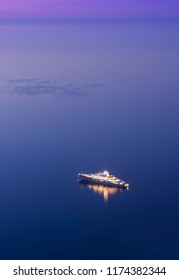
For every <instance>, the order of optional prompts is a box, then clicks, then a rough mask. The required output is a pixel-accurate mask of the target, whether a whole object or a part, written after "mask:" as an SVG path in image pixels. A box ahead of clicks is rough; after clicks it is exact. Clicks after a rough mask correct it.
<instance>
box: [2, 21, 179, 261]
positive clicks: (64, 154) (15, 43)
mask: <svg viewBox="0 0 179 280" xmlns="http://www.w3.org/2000/svg"><path fill="white" fill-rule="evenodd" d="M178 34H179V33H178V27H177V26H174V25H173V26H149V25H148V26H140V25H138V26H135V27H134V26H133V27H131V26H127V25H126V26H118V27H116V26H113V27H110V26H106V27H100V26H92V27H89V26H85V27H80V26H76V27H75V26H73V27H70V26H67V27H64V26H17V27H16V26H1V27H0V37H1V44H0V54H1V63H0V258H1V259H178V258H179V239H178V236H179V221H178V213H179V204H178V197H179V173H178V168H179V144H178V143H179V126H178V119H179V111H178V101H179V95H178V92H179V80H178V73H179V56H178V50H179V36H178ZM103 169H107V170H109V171H110V172H111V173H112V174H114V175H116V176H118V177H120V178H121V179H123V180H125V181H127V182H129V183H130V186H131V187H130V190H129V191H123V192H121V191H117V190H113V191H111V190H107V189H99V188H98V189H97V188H95V187H91V188H90V187H87V186H81V185H80V184H78V183H77V180H76V179H77V178H76V176H77V173H78V172H80V171H83V172H98V171H101V170H103Z"/></svg>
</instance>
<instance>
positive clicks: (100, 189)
mask: <svg viewBox="0 0 179 280" xmlns="http://www.w3.org/2000/svg"><path fill="white" fill-rule="evenodd" d="M85 186H87V188H88V189H89V190H91V191H93V192H95V193H97V194H99V195H101V196H103V198H104V201H105V202H107V201H108V200H109V197H110V196H114V195H116V194H117V193H118V192H124V191H126V190H127V191H128V190H129V187H128V188H125V189H124V188H119V187H106V186H102V185H89V184H85ZM82 187H83V185H82Z"/></svg>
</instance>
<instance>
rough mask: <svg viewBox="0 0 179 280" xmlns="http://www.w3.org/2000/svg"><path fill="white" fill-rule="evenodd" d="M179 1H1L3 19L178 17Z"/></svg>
mask: <svg viewBox="0 0 179 280" xmlns="http://www.w3.org/2000/svg"><path fill="white" fill-rule="evenodd" d="M178 15H179V3H178V0H1V3H0V19H6V18H8V19H11V18H19V19H21V18H30V19H33V18H59V19H71V18H72V19H74V18H77V19H83V18H89V19H93V18H95V19H109V18H138V17H142V18H143V17H147V18H151V17H152V18H153V17H154V18H166V17H170V18H172V17H174V18H176V17H178Z"/></svg>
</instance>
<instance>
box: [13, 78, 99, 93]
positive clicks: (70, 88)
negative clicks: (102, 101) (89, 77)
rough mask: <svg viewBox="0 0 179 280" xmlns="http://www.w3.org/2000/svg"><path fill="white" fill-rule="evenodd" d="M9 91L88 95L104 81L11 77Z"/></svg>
mask: <svg viewBox="0 0 179 280" xmlns="http://www.w3.org/2000/svg"><path fill="white" fill-rule="evenodd" d="M8 85H9V92H10V93H11V94H19V95H41V94H57V95H67V96H86V95H88V94H89V93H90V92H91V90H93V89H97V88H99V87H102V86H103V84H102V83H89V84H85V85H82V86H80V85H75V84H73V83H64V82H63V78H60V79H59V80H55V81H50V80H38V79H11V80H9V81H8Z"/></svg>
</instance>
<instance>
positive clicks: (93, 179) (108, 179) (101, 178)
mask: <svg viewBox="0 0 179 280" xmlns="http://www.w3.org/2000/svg"><path fill="white" fill-rule="evenodd" d="M78 181H79V182H80V183H84V184H97V185H103V186H108V187H119V188H122V187H124V188H128V187H129V184H128V183H126V182H124V181H123V180H121V179H118V178H116V177H115V176H114V175H111V174H109V172H108V171H106V170H105V171H103V172H98V173H93V174H83V173H78Z"/></svg>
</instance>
